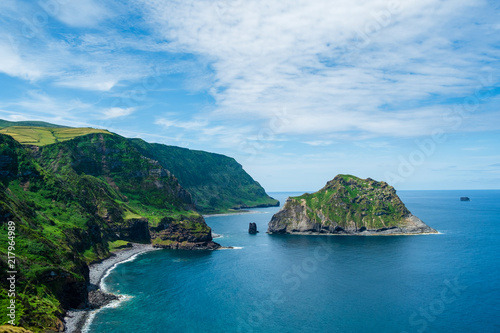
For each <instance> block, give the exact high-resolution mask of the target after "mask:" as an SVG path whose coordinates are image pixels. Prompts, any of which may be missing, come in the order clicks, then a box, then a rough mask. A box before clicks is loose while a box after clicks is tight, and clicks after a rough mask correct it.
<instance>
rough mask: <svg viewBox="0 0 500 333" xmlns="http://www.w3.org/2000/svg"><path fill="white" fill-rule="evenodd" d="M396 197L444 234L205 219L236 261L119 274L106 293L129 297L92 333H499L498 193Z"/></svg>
mask: <svg viewBox="0 0 500 333" xmlns="http://www.w3.org/2000/svg"><path fill="white" fill-rule="evenodd" d="M300 194H301V193H271V195H272V196H273V197H275V198H276V199H279V200H280V201H281V202H282V203H283V202H284V200H285V199H286V197H287V196H289V195H300ZM398 195H399V196H400V197H401V199H402V200H403V202H404V203H405V204H406V206H407V207H408V209H410V211H411V212H412V213H413V214H414V215H416V216H418V217H419V218H421V219H422V220H423V221H424V222H426V223H427V224H428V225H429V226H431V227H433V228H435V229H436V230H438V231H439V232H440V234H437V235H418V236H365V237H363V236H294V235H268V234H266V233H265V232H266V230H267V223H268V222H269V220H270V219H271V217H272V215H273V214H274V213H275V212H276V211H277V210H278V208H277V207H276V208H259V209H252V213H251V214H241V215H229V216H212V217H207V218H206V221H207V223H208V224H209V225H210V226H211V227H212V230H213V232H215V233H217V234H221V235H222V237H221V238H217V239H216V241H217V242H219V243H220V244H221V245H223V246H233V247H235V248H234V249H227V250H218V251H199V252H195V251H175V250H161V251H153V252H149V253H145V254H142V255H140V256H138V257H137V258H136V259H135V260H134V261H129V262H125V263H123V264H120V265H118V266H117V267H116V268H115V269H114V270H113V271H111V272H110V274H109V275H108V276H107V277H106V278H105V280H104V283H105V286H106V288H107V289H108V290H109V291H111V292H114V293H117V294H122V295H128V296H129V297H127V298H126V299H125V300H124V301H123V302H121V303H119V304H115V306H113V307H109V308H104V309H102V310H100V311H99V312H97V313H96V314H95V316H94V319H93V321H92V323H91V324H90V325H88V326H87V329H88V332H103V333H104V332H106V333H111V332H117V333H118V332H124V333H125V332H127V333H129V332H206V333H209V332H213V333H220V332H270V333H274V332H279V333H284V332H289V333H295V332H297V333H299V332H300V333H302V332H398V333H401V332H408V333H409V332H500V231H499V230H500V228H499V225H500V191H497V190H489V191H479V190H477V191H471V190H464V191H398ZM461 196H468V197H470V199H471V201H468V202H463V201H460V197H461ZM249 222H256V223H257V227H258V230H259V231H260V233H258V234H257V235H250V234H248V224H249Z"/></svg>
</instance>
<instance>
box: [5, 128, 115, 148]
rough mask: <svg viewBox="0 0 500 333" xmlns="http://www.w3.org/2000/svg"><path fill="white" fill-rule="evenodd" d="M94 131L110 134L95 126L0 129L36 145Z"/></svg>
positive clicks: (60, 140)
mask: <svg viewBox="0 0 500 333" xmlns="http://www.w3.org/2000/svg"><path fill="white" fill-rule="evenodd" d="M92 133H108V134H109V132H108V131H106V130H100V129H95V128H65V127H34V126H10V127H5V128H2V129H0V134H7V135H10V136H11V137H13V138H14V139H16V140H17V141H18V142H20V143H22V144H27V145H35V146H45V145H50V144H53V143H57V142H63V141H67V140H71V139H74V138H76V137H78V136H82V135H87V134H92Z"/></svg>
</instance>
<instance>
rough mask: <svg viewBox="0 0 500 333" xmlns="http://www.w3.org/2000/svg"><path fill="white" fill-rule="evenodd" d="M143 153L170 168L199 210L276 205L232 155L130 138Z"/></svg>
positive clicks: (218, 210) (275, 201) (204, 211)
mask: <svg viewBox="0 0 500 333" xmlns="http://www.w3.org/2000/svg"><path fill="white" fill-rule="evenodd" d="M131 142H132V143H133V145H134V146H135V147H136V148H137V149H139V151H140V152H141V153H143V154H144V155H145V156H148V157H152V158H155V159H157V160H158V161H159V163H160V164H161V165H162V166H163V167H164V168H166V169H168V170H170V171H171V172H172V173H173V174H174V175H175V176H176V177H177V179H178V180H179V183H180V184H181V185H182V187H184V188H185V189H186V190H188V191H189V193H191V195H192V196H193V201H194V203H195V204H196V209H197V210H198V211H200V212H202V213H219V212H224V211H227V210H228V209H240V208H251V207H269V206H278V205H279V202H278V200H275V199H273V198H271V197H270V196H268V195H267V194H266V192H265V190H264V189H263V188H262V186H260V184H259V183H258V182H256V181H255V180H254V179H253V178H252V177H251V176H250V175H249V174H248V173H247V172H246V171H245V170H243V168H242V166H241V165H240V164H239V163H238V162H236V160H234V159H233V158H231V157H228V156H224V155H220V154H214V153H208V152H204V151H199V150H190V149H186V148H180V147H174V146H167V145H162V144H150V143H147V142H145V141H143V140H140V139H133V140H131Z"/></svg>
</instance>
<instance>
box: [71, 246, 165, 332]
mask: <svg viewBox="0 0 500 333" xmlns="http://www.w3.org/2000/svg"><path fill="white" fill-rule="evenodd" d="M153 250H155V248H153V247H152V246H151V244H133V245H132V247H130V248H126V249H123V250H120V251H117V252H115V253H113V254H112V255H111V256H110V257H109V258H107V259H105V260H103V261H101V262H99V263H95V264H92V265H90V266H89V269H90V271H89V282H90V283H89V286H88V291H89V294H88V295H89V301H88V306H87V307H86V308H85V309H74V310H70V311H68V312H67V313H66V316H65V318H64V326H65V330H64V332H68V333H80V332H81V331H82V329H83V328H84V326H85V323H86V321H87V319H88V317H89V314H90V312H91V311H92V310H95V309H99V308H101V307H103V306H105V305H107V304H109V303H111V302H113V301H116V300H118V299H119V298H120V297H119V296H117V295H113V294H110V293H107V292H106V291H105V290H102V285H101V284H102V279H103V278H104V277H105V276H106V274H107V273H108V271H109V270H110V269H113V268H114V267H115V265H117V264H120V263H122V262H124V261H126V260H129V259H130V258H132V257H133V256H135V255H138V254H141V253H145V252H149V251H153Z"/></svg>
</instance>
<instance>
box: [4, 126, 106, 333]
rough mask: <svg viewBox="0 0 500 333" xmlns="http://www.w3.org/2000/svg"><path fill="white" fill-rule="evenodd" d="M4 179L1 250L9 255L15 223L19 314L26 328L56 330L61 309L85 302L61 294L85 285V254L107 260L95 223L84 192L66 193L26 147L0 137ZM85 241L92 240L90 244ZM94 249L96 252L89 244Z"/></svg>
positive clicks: (68, 189)
mask: <svg viewBox="0 0 500 333" xmlns="http://www.w3.org/2000/svg"><path fill="white" fill-rule="evenodd" d="M0 156H1V157H2V159H1V160H2V161H3V162H4V163H3V165H2V166H3V167H2V170H3V171H7V172H8V173H5V172H4V173H3V174H2V177H1V180H2V184H1V185H0V216H1V222H2V227H1V228H0V239H1V242H0V248H1V251H2V253H6V252H5V251H6V249H7V244H6V239H7V228H6V222H7V221H9V220H12V221H15V222H16V248H15V253H16V257H17V267H16V269H17V271H18V274H17V282H16V283H17V296H16V302H17V314H18V320H19V321H18V324H19V325H22V326H24V327H34V328H37V327H56V326H57V325H58V324H59V323H60V322H59V319H58V317H60V316H61V314H62V307H63V304H61V302H66V301H67V302H68V304H66V306H77V305H78V303H79V302H81V301H82V299H80V300H79V299H77V298H75V300H64V299H63V297H62V293H63V291H62V289H63V288H65V287H69V286H71V285H73V286H74V287H75V288H78V285H80V286H83V285H84V284H85V276H84V270H85V261H86V259H85V257H84V255H83V253H84V252H86V251H87V252H88V251H90V252H92V254H93V255H92V257H93V258H98V257H104V256H106V255H107V254H108V252H107V248H106V242H105V240H102V239H101V237H100V236H101V234H100V233H99V234H98V235H91V232H90V229H92V227H93V226H94V225H95V224H96V223H97V222H96V221H95V219H94V217H93V215H92V214H90V213H89V212H88V210H87V209H86V207H84V206H85V203H84V201H83V200H82V199H83V198H82V197H80V196H79V195H78V193H79V190H80V189H81V188H82V187H88V185H89V184H82V185H81V187H78V186H77V184H73V183H72V185H74V186H72V187H68V186H66V185H67V184H64V183H63V182H62V181H60V180H58V179H57V177H55V176H54V175H52V174H51V173H48V172H46V171H45V170H43V168H41V167H40V166H39V165H38V163H37V162H36V161H35V160H34V159H33V158H32V157H31V156H30V154H29V152H27V151H26V150H25V149H24V148H23V147H21V146H20V145H19V144H18V143H17V142H15V141H14V140H12V139H11V138H10V137H8V136H4V135H0ZM86 240H90V241H89V242H86ZM91 243H93V246H91V245H90V244H91ZM4 260H5V258H2V260H1V261H0V264H1V266H2V268H1V269H2V270H1V275H2V278H1V281H0V283H1V284H2V288H1V291H0V293H1V294H2V297H1V301H0V302H1V306H0V318H1V322H3V321H4V320H5V318H6V314H5V306H4V305H6V302H7V301H8V299H7V297H6V294H5V290H6V288H5V285H4V284H5V281H6V280H5V277H4V276H3V275H4V274H5V271H6V262H5V261H4Z"/></svg>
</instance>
